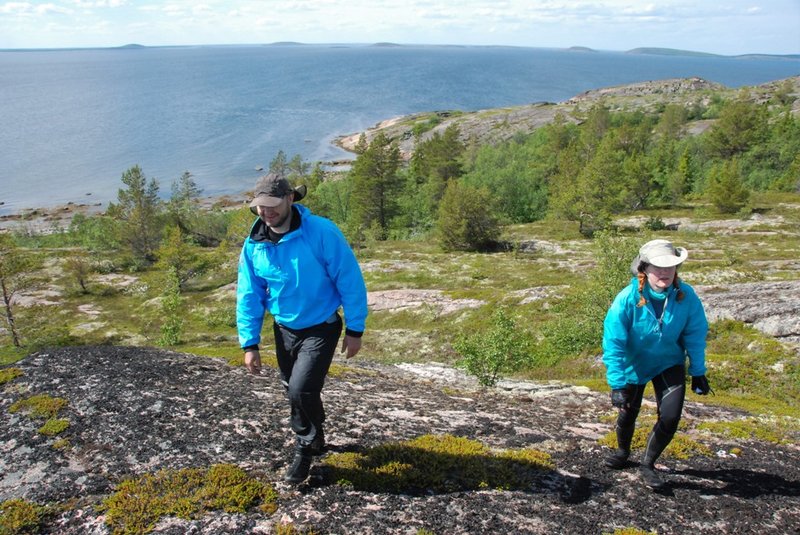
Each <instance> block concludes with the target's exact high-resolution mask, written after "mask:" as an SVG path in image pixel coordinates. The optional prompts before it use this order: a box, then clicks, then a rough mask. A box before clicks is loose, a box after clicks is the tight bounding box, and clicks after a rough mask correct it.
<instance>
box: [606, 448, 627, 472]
mask: <svg viewBox="0 0 800 535" xmlns="http://www.w3.org/2000/svg"><path fill="white" fill-rule="evenodd" d="M630 454H631V452H630V451H628V450H623V449H622V448H618V449H617V450H616V451H615V452H614V453H612V454H611V455H609V456H608V457H606V458H605V463H606V466H607V467H609V468H611V469H613V470H619V469H620V468H625V466H626V465H627V464H628V457H629V456H630Z"/></svg>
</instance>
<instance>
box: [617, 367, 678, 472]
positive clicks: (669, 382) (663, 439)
mask: <svg viewBox="0 0 800 535" xmlns="http://www.w3.org/2000/svg"><path fill="white" fill-rule="evenodd" d="M652 383H653V390H654V391H655V395H656V404H657V406H658V420H657V421H656V423H655V425H654V426H653V430H652V431H651V432H650V435H649V436H648V437H647V445H646V447H645V451H644V455H643V456H642V464H646V465H649V466H651V465H652V464H653V463H654V462H655V461H656V459H657V458H658V457H659V456H660V455H661V453H662V452H663V451H664V448H666V447H667V446H668V445H669V443H670V441H671V440H672V437H673V436H674V435H675V432H676V431H677V430H678V424H679V423H680V421H681V413H682V412H683V401H684V399H685V397H686V368H684V366H683V365H678V366H673V367H672V368H667V369H666V370H664V371H663V372H661V373H660V374H658V375H657V376H655V377H653V381H652ZM645 386H646V385H628V386H627V387H626V388H627V389H628V400H629V401H628V404H627V405H626V406H625V407H624V408H622V409H620V411H619V415H618V416H617V442H618V443H619V446H620V448H622V449H624V450H628V451H629V450H630V444H631V439H632V438H633V432H634V428H635V426H636V418H637V417H638V416H639V410H640V409H641V408H642V396H643V395H644V388H645Z"/></svg>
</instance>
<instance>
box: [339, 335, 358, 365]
mask: <svg viewBox="0 0 800 535" xmlns="http://www.w3.org/2000/svg"><path fill="white" fill-rule="evenodd" d="M359 349H361V338H359V337H356V336H348V335H344V340H342V353H345V355H344V358H346V359H349V358H351V357H355V356H356V353H358V350H359Z"/></svg>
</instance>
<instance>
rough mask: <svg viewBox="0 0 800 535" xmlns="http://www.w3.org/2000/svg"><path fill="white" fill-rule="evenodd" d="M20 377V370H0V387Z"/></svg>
mask: <svg viewBox="0 0 800 535" xmlns="http://www.w3.org/2000/svg"><path fill="white" fill-rule="evenodd" d="M20 375H22V370H20V369H19V368H5V369H3V370H0V385H4V384H6V383H8V382H10V381H13V380H14V379H16V378H17V377H19V376H20Z"/></svg>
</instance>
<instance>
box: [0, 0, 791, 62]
mask: <svg viewBox="0 0 800 535" xmlns="http://www.w3.org/2000/svg"><path fill="white" fill-rule="evenodd" d="M798 28H800V0H714V1H711V0H691V1H687V0H664V1H657V2H647V1H646V0H645V1H636V0H586V1H583V0H576V1H558V0H552V1H551V0H543V1H537V0H439V1H436V0H346V1H340V0H280V1H273V0H262V1H255V0H171V1H163V2H158V1H152V0H151V1H148V0H48V1H35V0H27V1H25V0H14V1H5V0H0V48H62V47H94V46H119V45H124V44H128V43H139V44H143V45H150V46H157V45H197V44H249V43H272V42H276V41H299V42H304V43H374V42H384V41H388V42H395V43H403V44H463V45H513V46H532V47H555V48H564V47H570V46H587V47H590V48H595V49H599V50H629V49H631V48H636V47H666V48H679V49H683V50H696V51H701V52H711V53H716V54H726V55H736V54H745V53H751V52H752V53H767V54H800V30H798Z"/></svg>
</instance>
